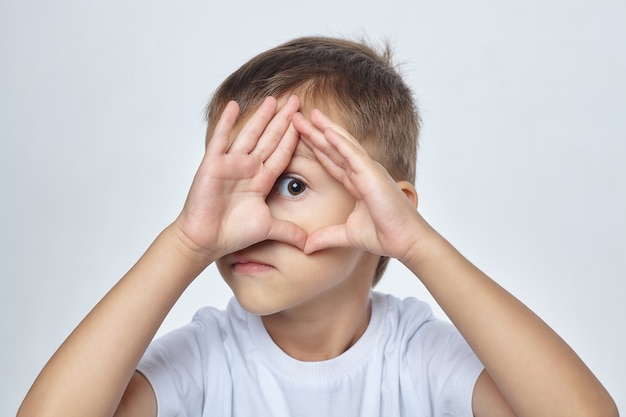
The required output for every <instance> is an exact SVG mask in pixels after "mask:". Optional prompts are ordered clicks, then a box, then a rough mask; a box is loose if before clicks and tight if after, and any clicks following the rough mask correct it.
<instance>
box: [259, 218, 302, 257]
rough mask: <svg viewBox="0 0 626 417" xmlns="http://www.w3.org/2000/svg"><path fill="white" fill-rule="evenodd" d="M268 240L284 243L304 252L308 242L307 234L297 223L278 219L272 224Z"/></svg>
mask: <svg viewBox="0 0 626 417" xmlns="http://www.w3.org/2000/svg"><path fill="white" fill-rule="evenodd" d="M267 238H268V239H269V240H275V241H278V242H284V243H287V244H289V245H293V246H295V247H297V248H298V249H300V250H303V249H304V244H305V243H306V240H307V234H306V232H305V231H304V230H302V228H301V227H299V226H297V225H296V224H295V223H292V222H289V221H286V220H278V219H277V220H276V221H275V222H274V223H273V224H272V227H271V229H270V231H269V234H268V237H267Z"/></svg>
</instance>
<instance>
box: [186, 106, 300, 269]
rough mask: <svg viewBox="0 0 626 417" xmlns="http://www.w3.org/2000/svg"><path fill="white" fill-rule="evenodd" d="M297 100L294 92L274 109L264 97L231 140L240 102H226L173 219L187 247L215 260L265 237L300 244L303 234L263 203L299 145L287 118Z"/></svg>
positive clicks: (295, 108)
mask: <svg viewBox="0 0 626 417" xmlns="http://www.w3.org/2000/svg"><path fill="white" fill-rule="evenodd" d="M299 105H300V103H299V100H298V98H297V97H295V96H292V97H290V98H289V100H288V101H287V102H286V103H285V105H284V106H283V107H282V109H280V111H278V112H277V113H276V108H277V102H276V100H275V99H274V98H271V97H270V98H267V99H266V100H265V101H264V102H263V104H261V106H260V107H259V108H258V110H257V111H256V112H255V113H254V114H253V115H252V117H251V118H250V119H249V120H248V121H247V122H246V123H245V125H244V126H243V128H242V129H241V131H240V132H239V133H238V134H237V135H236V137H235V138H234V139H233V140H232V141H231V134H232V133H233V128H234V125H235V121H236V119H237V116H238V114H239V106H238V105H237V104H236V103H235V102H230V103H229V104H228V105H227V106H226V108H225V109H224V111H223V113H222V115H221V116H220V119H219V121H218V122H217V125H216V127H215V130H214V133H213V136H212V137H211V139H210V140H209V142H208V145H207V149H206V152H205V155H204V158H203V160H202V163H201V164H200V168H199V169H198V172H197V174H196V176H195V178H194V181H193V184H192V186H191V190H190V191H189V195H188V197H187V201H186V202H185V206H184V208H183V211H182V213H181V214H180V216H179V217H178V219H177V220H176V222H175V226H176V227H177V230H178V231H179V232H180V233H179V236H181V242H183V244H184V245H186V247H187V248H188V249H191V250H192V251H193V252H194V253H198V252H199V253H200V254H202V255H203V256H208V257H210V258H211V260H215V259H217V258H219V257H221V256H223V255H226V254H228V253H231V252H234V251H237V250H240V249H243V248H245V247H248V246H250V245H252V244H254V243H257V242H260V241H263V240H267V239H270V240H278V241H282V242H285V243H288V244H291V245H294V246H296V247H298V248H300V249H302V248H303V247H304V242H305V240H306V233H305V232H304V231H303V230H302V229H301V228H300V227H298V226H296V225H295V224H293V223H291V222H288V221H284V220H279V219H276V218H274V217H273V216H272V214H271V213H270V209H269V207H268V206H267V204H266V202H265V199H266V197H267V195H268V194H269V193H270V192H271V190H272V187H273V186H274V183H275V181H276V179H277V178H278V176H279V175H280V174H282V172H283V170H284V169H285V168H286V167H287V165H288V164H289V161H290V160H291V157H292V155H293V152H294V150H295V147H296V145H297V142H298V133H297V131H296V130H295V129H294V127H293V126H292V125H291V118H292V116H293V115H294V114H295V113H296V112H297V110H298V108H299Z"/></svg>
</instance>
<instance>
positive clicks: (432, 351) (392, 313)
mask: <svg viewBox="0 0 626 417" xmlns="http://www.w3.org/2000/svg"><path fill="white" fill-rule="evenodd" d="M373 303H378V304H383V305H385V309H384V310H385V320H384V322H385V323H384V327H385V333H386V339H387V341H386V343H387V345H397V348H398V349H399V350H400V351H402V352H404V354H406V355H407V356H406V358H407V360H409V361H410V362H413V363H415V362H416V361H417V362H421V363H422V365H423V364H424V363H425V362H427V363H433V362H441V363H448V364H449V363H453V362H456V361H458V360H462V361H465V360H468V359H469V358H470V357H471V356H473V352H472V351H471V349H470V348H469V346H468V345H467V343H466V342H465V340H464V339H463V337H462V336H461V334H460V333H459V331H458V330H457V329H456V328H455V327H454V326H453V325H452V324H451V323H450V322H448V321H446V320H443V319H440V318H437V317H436V316H435V315H434V314H433V311H432V309H431V308H430V306H429V305H428V304H427V303H425V302H423V301H420V300H417V299H415V298H412V297H409V298H405V299H399V298H397V297H395V296H392V295H387V294H380V293H374V294H373ZM375 310H376V309H375V308H374V309H373V310H372V311H375Z"/></svg>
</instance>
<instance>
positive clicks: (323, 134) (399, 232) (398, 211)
mask: <svg viewBox="0 0 626 417" xmlns="http://www.w3.org/2000/svg"><path fill="white" fill-rule="evenodd" d="M292 123H293V125H294V126H295V128H296V129H297V130H298V131H299V132H300V137H301V139H302V140H303V142H304V143H305V144H306V145H307V146H308V147H309V148H311V150H312V151H313V153H314V154H315V156H316V158H317V159H318V160H319V162H320V163H321V164H322V166H323V167H324V168H325V169H326V171H328V173H329V174H330V175H331V176H333V177H334V178H335V179H336V180H337V181H339V182H341V183H342V184H343V185H344V186H345V187H346V189H347V190H348V191H349V192H350V193H351V194H352V195H353V196H354V197H355V198H356V200H357V202H356V205H355V207H354V210H353V211H352V213H351V214H350V215H349V216H348V218H347V220H346V222H345V224H341V225H334V226H327V227H323V228H321V229H319V230H316V231H314V232H313V233H311V234H310V235H309V236H308V238H307V241H306V244H305V247H304V251H305V252H306V253H312V252H315V251H318V250H321V249H325V248H330V247H355V248H359V249H362V250H366V251H368V252H372V253H374V254H377V255H381V256H391V257H393V258H396V259H399V260H400V261H402V262H406V261H407V260H408V258H409V255H410V254H412V253H413V248H414V246H415V244H416V242H417V240H418V237H419V236H420V234H422V233H421V232H420V230H424V229H423V228H422V227H426V228H428V226H427V224H426V222H425V221H424V220H423V219H422V218H421V216H420V215H419V214H418V213H417V210H416V206H417V195H416V193H415V188H414V187H413V185H412V184H410V183H409V182H407V181H400V182H396V181H395V180H394V179H393V178H392V177H391V176H390V175H389V173H388V172H387V171H386V170H385V168H383V167H382V165H380V164H379V163H378V162H376V161H374V160H373V159H372V158H370V156H369V155H368V154H367V151H366V150H365V149H364V148H363V147H362V146H361V144H360V143H359V142H358V141H357V140H356V139H355V138H354V137H352V136H351V135H350V134H349V133H348V132H346V131H345V129H343V128H342V127H341V126H340V125H338V124H337V123H334V122H333V121H332V120H330V119H329V118H328V117H327V116H326V115H325V114H323V113H322V112H321V111H319V110H317V109H316V110H313V111H312V112H311V120H310V121H309V120H307V119H305V118H304V116H303V115H302V114H300V113H297V114H296V115H294V117H293V119H292Z"/></svg>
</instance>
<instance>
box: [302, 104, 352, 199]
mask: <svg viewBox="0 0 626 417" xmlns="http://www.w3.org/2000/svg"><path fill="white" fill-rule="evenodd" d="M293 124H294V126H296V127H297V129H298V131H299V132H300V138H301V139H302V142H304V144H305V145H306V146H308V147H309V148H310V149H311V150H312V151H313V154H314V155H315V157H316V158H317V160H318V161H319V162H320V164H321V165H322V166H323V167H324V169H325V170H326V171H327V172H328V173H329V174H330V175H331V176H332V177H333V178H335V179H336V180H337V181H339V182H341V183H342V184H343V185H344V186H345V187H346V188H347V189H348V191H350V192H351V193H352V194H353V195H355V196H356V197H359V195H358V193H356V189H355V187H354V186H353V184H352V183H351V180H350V174H349V173H348V172H347V170H348V169H349V167H348V163H347V161H346V159H345V158H344V157H343V156H342V155H341V153H339V151H338V150H337V149H336V147H335V146H333V145H332V144H331V143H330V142H329V141H328V139H327V137H326V136H327V135H325V134H324V133H323V132H321V131H320V130H319V129H318V128H317V127H315V126H313V124H312V123H311V122H310V121H308V120H306V119H305V118H304V117H303V116H302V115H301V114H299V113H298V114H296V115H295V116H294V118H293Z"/></svg>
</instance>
